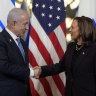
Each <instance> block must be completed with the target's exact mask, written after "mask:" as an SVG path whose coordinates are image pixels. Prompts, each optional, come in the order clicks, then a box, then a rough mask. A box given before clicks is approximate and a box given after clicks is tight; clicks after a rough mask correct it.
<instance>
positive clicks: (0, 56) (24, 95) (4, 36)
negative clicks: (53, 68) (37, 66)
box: [0, 30, 31, 96]
mask: <svg viewBox="0 0 96 96" xmlns="http://www.w3.org/2000/svg"><path fill="white" fill-rule="evenodd" d="M21 43H22V46H23V49H24V51H25V61H24V60H23V57H22V55H21V53H20V50H19V48H18V46H17V45H16V43H15V42H14V40H13V39H12V37H11V36H10V35H9V34H8V33H7V32H6V30H4V31H3V32H1V33H0V96H31V94H30V88H29V87H30V86H29V74H30V70H29V65H28V62H29V61H28V53H27V50H26V46H25V42H24V41H23V40H22V39H21Z"/></svg>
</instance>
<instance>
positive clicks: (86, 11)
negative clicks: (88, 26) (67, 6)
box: [77, 0, 96, 26]
mask: <svg viewBox="0 0 96 96" xmlns="http://www.w3.org/2000/svg"><path fill="white" fill-rule="evenodd" d="M77 16H87V17H90V18H92V19H93V21H94V24H95V26H96V0H80V4H79V8H78V12H77Z"/></svg>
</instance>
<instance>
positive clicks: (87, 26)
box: [74, 16, 96, 43]
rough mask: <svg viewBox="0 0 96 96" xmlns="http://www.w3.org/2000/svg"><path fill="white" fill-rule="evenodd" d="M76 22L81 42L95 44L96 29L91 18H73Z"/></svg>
mask: <svg viewBox="0 0 96 96" xmlns="http://www.w3.org/2000/svg"><path fill="white" fill-rule="evenodd" d="M74 20H77V21H78V27H79V31H80V35H81V37H82V40H83V42H85V43H88V42H96V28H95V25H94V23H93V21H92V19H91V18H89V17H85V16H82V17H75V18H74Z"/></svg>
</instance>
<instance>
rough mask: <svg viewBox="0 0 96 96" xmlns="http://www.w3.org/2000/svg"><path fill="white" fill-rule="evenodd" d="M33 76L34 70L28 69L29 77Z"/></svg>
mask: <svg viewBox="0 0 96 96" xmlns="http://www.w3.org/2000/svg"><path fill="white" fill-rule="evenodd" d="M33 76H34V70H33V69H32V68H30V77H33Z"/></svg>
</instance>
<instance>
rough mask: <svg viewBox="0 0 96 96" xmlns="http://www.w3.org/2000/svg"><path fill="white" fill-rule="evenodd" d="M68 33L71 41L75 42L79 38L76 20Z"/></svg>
mask: <svg viewBox="0 0 96 96" xmlns="http://www.w3.org/2000/svg"><path fill="white" fill-rule="evenodd" d="M69 31H70V34H71V39H72V40H77V39H79V38H80V31H79V27H78V21H77V20H73V22H72V25H71V28H70V30H69Z"/></svg>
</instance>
